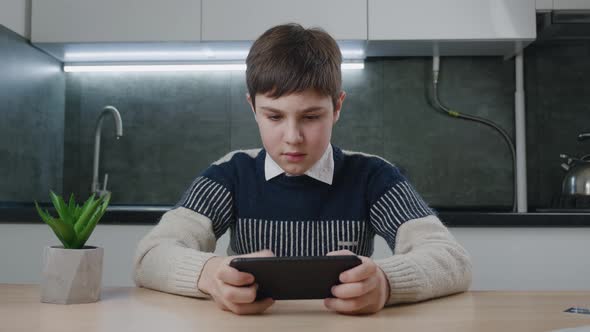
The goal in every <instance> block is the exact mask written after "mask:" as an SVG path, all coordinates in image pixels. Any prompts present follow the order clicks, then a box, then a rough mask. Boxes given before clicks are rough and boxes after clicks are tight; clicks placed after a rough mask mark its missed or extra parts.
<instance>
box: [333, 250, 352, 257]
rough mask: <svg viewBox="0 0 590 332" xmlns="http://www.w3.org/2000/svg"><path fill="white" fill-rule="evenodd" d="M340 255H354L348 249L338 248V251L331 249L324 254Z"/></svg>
mask: <svg viewBox="0 0 590 332" xmlns="http://www.w3.org/2000/svg"><path fill="white" fill-rule="evenodd" d="M341 255H352V256H354V255H355V253H353V252H352V251H350V250H344V249H343V250H338V251H331V252H329V253H327V254H326V256H341Z"/></svg>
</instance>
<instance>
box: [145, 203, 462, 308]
mask: <svg viewBox="0 0 590 332" xmlns="http://www.w3.org/2000/svg"><path fill="white" fill-rule="evenodd" d="M215 244H216V240H215V235H214V233H213V228H212V223H211V220H209V219H208V218H207V217H205V216H203V215H201V214H198V213H196V212H194V211H192V210H189V209H186V208H183V207H178V208H175V209H173V210H170V211H168V212H166V213H165V214H164V215H163V216H162V219H161V221H160V223H159V224H158V225H157V226H155V227H154V228H153V229H152V230H151V231H150V233H149V234H147V235H146V236H145V237H144V238H143V239H142V240H141V242H140V243H139V245H138V248H137V252H136V256H135V268H134V280H135V283H136V284H137V285H138V286H141V287H146V288H151V289H156V290H159V291H163V292H168V293H174V294H180V295H185V296H192V297H200V298H205V297H208V295H207V294H205V293H203V292H201V291H200V290H199V289H198V287H197V284H198V280H199V278H200V275H201V271H202V269H203V266H204V265H205V263H206V262H207V260H208V259H210V258H211V257H213V256H214V254H212V252H213V251H214V250H215ZM376 263H377V264H378V266H379V267H380V268H381V269H382V270H383V271H384V272H385V274H386V275H387V278H388V280H389V285H390V289H391V293H390V298H389V301H388V303H387V304H388V305H391V304H395V303H403V302H415V301H422V300H426V299H430V298H434V297H439V296H444V295H448V294H453V293H457V292H461V291H465V290H467V289H468V288H469V285H470V283H471V262H470V259H469V256H468V254H467V253H466V251H465V249H463V247H461V245H460V244H459V243H457V241H456V240H455V239H454V238H453V236H452V235H451V233H450V232H449V231H448V230H447V228H446V227H445V226H444V225H443V224H442V223H441V222H440V220H439V219H438V218H437V217H435V216H427V217H424V218H419V219H414V220H409V221H407V222H405V223H404V224H403V225H402V226H401V227H400V228H399V230H398V232H397V236H396V243H395V255H393V256H390V257H388V258H385V259H380V260H376Z"/></svg>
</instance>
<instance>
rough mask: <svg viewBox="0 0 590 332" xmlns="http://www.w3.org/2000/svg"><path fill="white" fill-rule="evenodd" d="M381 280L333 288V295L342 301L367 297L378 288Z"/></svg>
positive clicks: (372, 279)
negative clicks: (366, 295)
mask: <svg viewBox="0 0 590 332" xmlns="http://www.w3.org/2000/svg"><path fill="white" fill-rule="evenodd" d="M378 282H379V279H377V278H368V279H366V280H363V281H361V282H353V283H350V284H341V285H337V286H334V287H332V295H334V296H335V297H337V298H340V299H351V298H355V297H359V296H362V295H365V294H367V293H370V292H372V291H373V290H374V289H375V288H377V284H378Z"/></svg>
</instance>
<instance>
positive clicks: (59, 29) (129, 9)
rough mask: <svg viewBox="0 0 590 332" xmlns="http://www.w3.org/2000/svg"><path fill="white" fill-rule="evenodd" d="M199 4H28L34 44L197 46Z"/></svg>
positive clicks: (58, 0) (128, 0) (191, 0)
mask: <svg viewBox="0 0 590 332" xmlns="http://www.w3.org/2000/svg"><path fill="white" fill-rule="evenodd" d="M200 17H201V1H200V0H167V1H161V0H33V5H32V19H31V21H32V28H31V30H32V31H31V32H32V38H31V39H32V41H33V42H51V43H64V42H150V41H157V42H160V41H199V40H200V34H201V22H200Z"/></svg>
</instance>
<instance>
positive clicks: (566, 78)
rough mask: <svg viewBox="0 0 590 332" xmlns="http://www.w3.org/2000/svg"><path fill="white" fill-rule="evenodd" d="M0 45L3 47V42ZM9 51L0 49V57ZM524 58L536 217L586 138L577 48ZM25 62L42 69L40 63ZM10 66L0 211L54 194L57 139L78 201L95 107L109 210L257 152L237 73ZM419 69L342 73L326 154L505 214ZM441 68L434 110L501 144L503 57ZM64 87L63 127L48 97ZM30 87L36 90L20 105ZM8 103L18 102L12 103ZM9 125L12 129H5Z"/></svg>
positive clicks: (584, 75)
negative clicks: (563, 160)
mask: <svg viewBox="0 0 590 332" xmlns="http://www.w3.org/2000/svg"><path fill="white" fill-rule="evenodd" d="M1 35H2V37H1V38H4V39H0V40H1V41H2V43H6V41H5V39H6V38H7V37H6V33H3V34H1ZM13 38H14V37H13ZM19 43H20V44H19ZM19 43H17V44H19V45H21V46H20V47H22V48H23V49H24V48H26V47H28V49H26V52H29V53H31V54H36V53H35V52H37V51H35V50H34V49H32V48H30V46H28V45H25V44H24V43H22V42H19ZM1 45H4V44H1ZM13 52H15V50H14V49H11V50H5V49H4V48H2V49H0V55H1V56H2V57H4V56H5V55H6V54H13ZM23 52H25V51H23ZM525 54H526V59H525V68H526V93H527V101H526V102H527V140H528V142H527V161H528V180H529V188H528V195H529V205H530V206H533V207H543V206H548V205H549V204H550V201H551V197H552V195H554V194H555V193H557V191H558V190H559V184H560V181H561V178H562V176H563V172H562V171H561V169H560V168H559V164H560V160H559V157H558V156H559V153H562V152H566V153H571V154H574V155H582V154H584V152H586V153H590V142H582V143H579V142H577V141H576V135H577V134H578V133H579V132H581V131H590V112H589V108H590V76H589V75H588V73H590V43H589V42H567V43H564V44H540V45H533V46H531V47H529V48H527V50H526V53H525ZM29 56H33V55H29ZM37 56H38V57H41V58H43V59H45V60H44V61H46V62H48V63H51V64H54V66H55V63H54V62H52V61H50V60H47V59H46V57H45V56H44V55H43V54H39V55H37ZM15 61H16V60H15ZM19 61H20V62H19V63H18V64H19V65H20V66H25V67H24V68H27V72H28V71H29V70H30V68H32V67H34V66H35V63H36V62H35V61H38V60H32V59H29V58H26V63H25V64H24V65H23V64H22V62H23V60H22V56H20V55H19ZM29 63H30V64H31V66H29ZM14 66H15V64H12V65H7V64H6V63H5V62H4V63H2V64H0V73H2V74H4V73H6V72H8V73H9V74H10V73H12V74H10V75H12V76H13V77H14V80H17V81H18V80H21V81H23V82H25V84H26V86H21V85H15V84H14V83H13V82H12V81H9V80H6V79H2V78H0V84H2V85H4V86H5V87H7V89H8V90H10V91H12V92H11V93H9V94H6V91H2V92H0V93H4V94H3V95H2V100H5V99H7V100H10V101H11V102H9V104H10V103H12V105H13V106H11V108H12V111H10V109H7V111H4V112H2V115H0V116H1V117H2V118H1V119H2V123H0V128H2V129H3V131H2V134H1V135H2V137H3V138H4V139H3V140H2V143H0V147H2V149H3V150H2V152H3V155H2V157H0V158H5V159H6V160H7V162H10V163H12V164H10V163H4V162H3V164H2V165H3V166H2V167H4V169H5V170H4V173H8V174H10V176H8V177H5V176H3V177H2V180H3V181H5V182H6V181H7V183H6V185H5V186H3V188H9V189H8V190H4V189H2V191H1V192H0V194H1V195H2V197H0V199H3V200H30V198H31V197H41V198H42V197H44V196H45V192H46V191H47V189H48V188H49V187H51V188H58V189H59V186H56V185H55V184H56V182H60V181H61V179H62V174H61V159H60V158H61V156H62V155H61V153H62V147H61V146H60V144H59V140H61V139H64V138H65V139H64V145H63V146H65V148H63V159H64V162H63V174H64V176H63V179H64V180H63V192H65V193H70V192H74V193H76V194H77V195H79V196H82V197H85V196H87V195H88V192H89V190H90V183H91V176H92V156H93V144H94V126H95V123H96V119H97V118H98V115H99V114H100V111H101V109H102V108H103V107H104V106H106V105H113V106H115V107H117V108H118V109H119V111H120V112H121V115H122V118H123V131H124V136H123V137H122V138H121V139H120V140H115V138H114V133H115V130H114V122H113V121H112V119H111V118H106V119H105V122H104V126H103V132H102V137H103V140H102V149H101V150H102V153H101V163H100V180H101V181H102V177H103V176H104V173H105V172H107V173H108V174H109V181H108V189H109V190H111V191H112V192H113V202H114V203H121V204H175V203H176V201H177V200H178V199H179V198H180V196H181V194H182V192H183V191H184V190H185V189H186V188H187V187H188V185H189V184H190V182H191V181H192V180H193V178H194V177H195V176H196V175H197V174H199V173H200V172H201V171H202V170H204V169H205V168H206V167H207V166H208V165H209V164H210V163H211V162H213V161H215V160H216V159H218V158H220V157H222V156H223V155H224V154H225V153H227V152H229V151H232V150H235V149H247V148H257V147H260V138H259V134H258V129H257V126H256V123H255V121H254V118H253V115H252V113H251V111H250V109H249V106H248V104H247V102H246V99H245V94H246V85H245V77H244V73H242V72H209V73H207V72H205V73H70V74H62V77H61V78H60V76H59V75H48V77H46V78H43V80H42V79H40V78H34V79H29V78H27V79H26V80H23V77H24V76H27V75H25V74H23V73H18V72H15V71H14V69H12V68H13V67H14ZM430 68H431V60H430V59H429V58H372V59H367V61H366V67H365V69H364V70H362V71H345V72H344V74H343V78H344V90H345V91H346V92H347V98H346V100H345V103H344V108H343V111H342V115H341V118H340V121H339V122H338V123H337V124H336V127H335V129H334V134H333V143H334V144H335V145H337V146H340V147H342V148H344V149H347V150H354V151H362V152H366V153H372V154H378V155H380V156H383V157H384V158H386V159H388V160H390V161H391V162H393V163H396V164H397V165H398V166H400V167H401V168H402V169H403V170H405V172H406V174H407V176H408V177H409V178H410V180H411V181H412V182H413V183H414V185H415V186H416V187H417V189H418V191H419V192H420V193H421V194H422V195H423V196H424V197H425V198H426V200H427V201H428V202H429V203H430V204H431V205H434V206H438V207H457V208H459V207H473V206H479V207H499V206H502V207H505V208H509V207H510V205H511V204H512V194H513V193H512V191H513V170H512V160H511V155H510V152H509V149H508V147H507V146H506V144H505V142H504V141H503V140H502V138H501V136H500V135H499V134H498V133H497V132H495V131H493V130H492V129H490V128H489V127H486V126H483V125H480V124H477V123H473V122H467V121H463V120H457V119H454V118H450V117H448V116H445V115H442V114H440V113H437V112H436V111H435V110H434V109H433V108H432V107H430V105H429V102H428V100H427V95H428V94H429V93H430V86H429V82H430ZM441 70H442V71H441V77H440V79H441V83H440V98H441V100H442V101H443V102H444V103H445V104H446V105H447V106H449V107H450V108H452V109H454V110H457V111H459V112H464V113H468V114H473V115H478V116H482V117H485V118H487V119H489V120H492V121H494V122H496V123H498V124H499V125H501V126H502V127H503V128H504V129H505V130H506V131H507V132H509V133H510V134H511V135H513V132H514V106H513V105H514V61H513V60H503V59H502V58H501V57H454V58H443V59H442V64H441ZM64 77H65V82H66V83H65V86H66V87H65V91H66V92H65V96H66V97H65V128H64V124H63V117H64V107H63V103H64V101H63V93H61V94H60V89H63V80H64ZM50 78H52V79H53V80H54V81H51V80H50ZM43 84H45V85H43ZM31 86H39V87H41V86H44V87H45V90H47V91H46V93H45V94H41V93H40V92H38V93H37V94H32V95H31V94H30V93H29V92H28V91H30V89H31ZM39 89H41V88H39ZM2 90H4V89H2ZM15 95H20V96H21V97H20V98H21V99H16V101H12V100H14V99H15V98H18V97H15ZM44 98H45V99H44ZM60 98H62V99H60ZM19 103H20V104H19ZM60 103H61V104H60ZM3 104H4V105H5V104H6V103H3ZM48 105H49V106H48ZM3 107H4V106H3ZM43 112H45V113H43ZM15 114H16V115H15ZM19 114H20V115H19ZM25 114H26V116H25ZM49 115H51V117H48V116H49ZM15 116H17V117H18V116H20V117H22V119H21V118H19V119H17V121H16V122H14V121H13V120H11V119H12V118H14V117H15ZM40 117H45V118H44V120H42V118H40ZM9 120H10V121H11V122H10V124H9V123H8V121H9ZM13 123H17V124H16V125H14V124H13ZM33 128H34V129H33ZM40 130H41V131H40ZM64 130H65V136H64V135H63V134H62V132H63V131H64ZM7 132H8V133H14V132H17V133H18V134H21V135H22V133H31V132H32V133H33V134H27V135H25V136H21V137H26V139H27V140H28V141H26V142H25V141H20V142H19V143H18V144H16V145H15V144H14V139H13V138H11V136H10V135H7V134H6V133H7ZM21 132H22V133H21ZM13 135H14V134H13ZM35 135H36V136H35ZM32 137H36V139H37V140H36V141H33V138H32ZM42 147H43V148H42ZM4 151H6V153H4ZM19 153H21V154H22V153H26V154H27V156H28V157H21V155H19ZM26 158H36V161H35V162H33V163H29V162H27V159H26ZM19 163H20V164H19ZM29 164H31V165H36V166H28V165H29ZM6 165H8V167H7V166H6ZM27 167H37V170H32V169H30V168H27ZM41 172H43V174H45V176H46V178H45V180H38V178H39V176H38V175H35V177H34V179H35V180H36V181H37V182H36V183H32V182H30V181H28V180H27V181H28V182H27V181H25V184H26V186H23V185H22V184H23V182H22V178H28V179H33V177H31V174H40V173H41Z"/></svg>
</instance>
